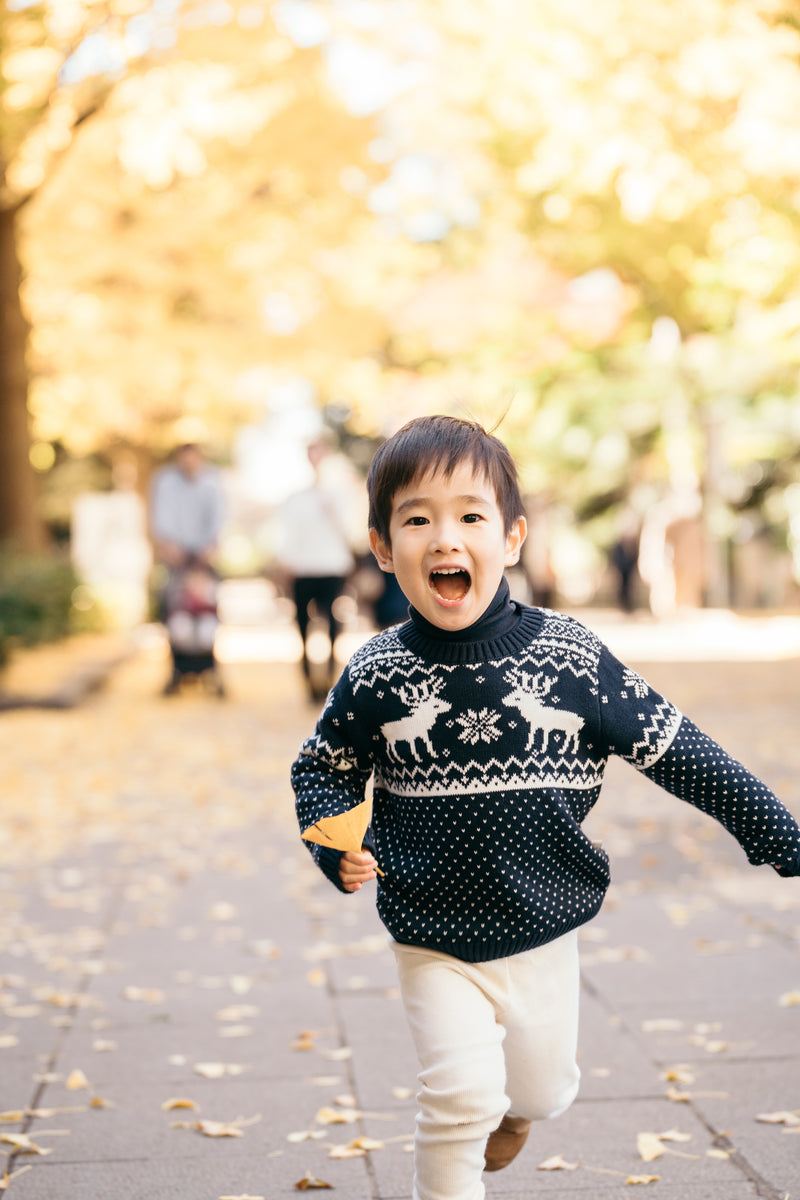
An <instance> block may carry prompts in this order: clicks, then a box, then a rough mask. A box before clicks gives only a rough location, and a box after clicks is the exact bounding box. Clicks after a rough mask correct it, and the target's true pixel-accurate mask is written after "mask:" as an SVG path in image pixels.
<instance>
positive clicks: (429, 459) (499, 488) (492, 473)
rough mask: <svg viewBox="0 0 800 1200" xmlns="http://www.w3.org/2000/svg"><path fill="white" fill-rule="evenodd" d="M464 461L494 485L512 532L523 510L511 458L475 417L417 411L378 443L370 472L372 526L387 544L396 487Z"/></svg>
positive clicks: (506, 527)
mask: <svg viewBox="0 0 800 1200" xmlns="http://www.w3.org/2000/svg"><path fill="white" fill-rule="evenodd" d="M462 462H470V463H471V464H472V467H473V469H474V471H475V473H476V474H479V475H483V476H484V478H485V479H486V480H488V482H489V483H490V484H491V485H492V487H493V488H494V491H495V495H496V497H497V506H498V508H499V509H500V512H501V514H502V517H503V529H504V532H505V533H506V534H508V533H509V532H510V531H511V528H512V526H513V525H514V522H515V521H516V520H517V518H518V517H521V516H523V514H524V512H525V508H524V505H523V503H522V497H521V495H520V491H519V479H518V478H517V468H516V466H515V464H514V460H513V458H512V457H511V455H510V453H509V452H508V449H507V447H506V446H504V445H503V443H502V442H501V441H500V439H499V438H496V437H495V436H494V435H493V434H491V433H487V431H486V430H485V429H484V428H483V426H482V425H479V424H478V423H477V421H465V420H462V419H461V418H459V417H445V416H435V417H417V418H415V419H414V420H413V421H409V422H408V423H407V424H406V425H404V426H403V428H402V429H399V430H398V431H397V433H395V434H393V435H392V437H390V438H388V440H387V441H385V442H384V443H383V445H382V446H380V447H379V448H378V450H377V452H376V454H375V457H374V458H373V460H372V466H371V467H370V469H369V475H368V476H367V492H368V493H369V527H370V529H374V530H375V532H376V533H377V534H378V536H379V537H380V538H381V539H382V540H383V541H384V542H386V544H387V545H388V544H389V522H390V520H391V517H392V502H393V500H394V497H395V495H396V494H397V492H399V491H401V490H402V488H405V487H408V485H409V484H410V483H412V482H413V481H414V480H415V479H419V478H421V477H422V476H423V475H427V474H429V473H431V472H436V471H442V473H443V474H444V476H445V478H447V477H448V476H450V475H452V473H453V471H454V470H455V469H456V467H457V466H458V465H459V464H460V463H462Z"/></svg>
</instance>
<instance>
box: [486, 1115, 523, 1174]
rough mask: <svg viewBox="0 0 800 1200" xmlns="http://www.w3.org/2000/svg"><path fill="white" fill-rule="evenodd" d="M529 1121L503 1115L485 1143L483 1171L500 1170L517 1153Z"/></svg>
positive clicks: (511, 1160)
mask: <svg viewBox="0 0 800 1200" xmlns="http://www.w3.org/2000/svg"><path fill="white" fill-rule="evenodd" d="M530 1128H531V1123H530V1121H526V1120H525V1118H524V1117H503V1119H502V1121H501V1122H500V1124H499V1126H498V1127H497V1129H495V1131H494V1133H490V1134H489V1140H488V1141H487V1143H486V1165H485V1167H484V1170H485V1171H502V1169H503V1167H507V1166H508V1164H509V1163H510V1162H513V1161H514V1159H515V1158H516V1157H517V1155H518V1154H519V1152H520V1150H521V1149H522V1147H523V1146H524V1145H525V1142H526V1140H527V1137H528V1133H529V1132H530Z"/></svg>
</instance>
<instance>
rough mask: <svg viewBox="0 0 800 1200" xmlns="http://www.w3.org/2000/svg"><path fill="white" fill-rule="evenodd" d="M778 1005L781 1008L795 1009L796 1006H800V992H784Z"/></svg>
mask: <svg viewBox="0 0 800 1200" xmlns="http://www.w3.org/2000/svg"><path fill="white" fill-rule="evenodd" d="M778 1004H779V1005H780V1006H781V1008H793V1007H794V1006H795V1005H796V1004H800V991H795V992H784V993H783V995H782V996H781V998H780V1000H779V1001H778Z"/></svg>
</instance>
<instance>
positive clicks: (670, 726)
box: [599, 648, 800, 876]
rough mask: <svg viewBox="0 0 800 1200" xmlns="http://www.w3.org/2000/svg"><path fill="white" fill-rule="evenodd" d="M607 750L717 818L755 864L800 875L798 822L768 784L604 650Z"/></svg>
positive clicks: (602, 696)
mask: <svg viewBox="0 0 800 1200" xmlns="http://www.w3.org/2000/svg"><path fill="white" fill-rule="evenodd" d="M599 683H600V689H599V703H600V721H601V727H602V730H603V740H604V743H605V748H606V749H607V750H608V752H609V753H610V754H618V755H619V756H620V757H621V758H624V759H625V760H626V761H627V762H629V763H631V764H632V765H633V766H634V767H636V768H637V769H638V770H639V771H641V772H642V774H644V775H647V777H648V778H649V779H652V780H653V782H654V783H657V784H658V785H659V786H660V787H663V788H664V789H665V790H666V791H668V792H671V793H672V795H673V796H678V797H679V798H680V799H681V800H686V801H687V802H688V803H689V804H693V805H694V807H695V808H698V809H700V811H701V812H704V813H707V814H708V815H709V816H711V817H714V818H715V820H717V821H719V822H720V824H721V825H724V827H725V828H726V829H727V830H728V832H729V833H731V834H733V836H734V837H735V838H736V840H737V841H738V842H739V844H740V845H741V847H742V849H743V850H744V852H745V854H746V855H747V858H748V860H749V862H751V863H753V864H754V865H760V864H763V863H769V864H770V865H771V866H773V867H774V868H775V870H776V871H777V872H778V874H780V875H786V876H790V875H800V828H798V825H797V822H796V821H795V819H794V817H793V816H792V814H791V813H790V812H789V810H788V809H787V808H785V807H784V805H783V804H781V802H780V801H779V800H778V799H777V797H776V796H774V795H773V793H772V792H771V791H770V789H769V788H768V787H767V786H766V784H764V783H762V782H761V780H760V779H758V778H757V777H756V776H755V775H753V774H751V772H750V771H748V770H747V769H746V768H745V767H743V766H742V764H741V763H739V762H737V761H736V759H734V758H731V756H730V755H729V754H728V753H727V752H726V751H725V750H723V749H722V747H721V746H719V745H717V743H716V742H715V741H713V739H712V738H710V737H708V736H707V735H706V734H705V733H703V732H702V731H701V730H700V729H698V728H697V726H696V725H695V724H693V722H692V721H690V720H689V719H688V718H687V717H684V716H682V714H681V713H680V712H678V710H677V709H676V708H675V706H674V705H673V704H671V703H670V702H669V701H668V700H666V699H665V698H664V697H663V696H661V695H659V693H658V692H656V691H654V689H653V688H651V687H650V685H649V684H648V683H647V682H646V681H645V680H644V679H642V677H641V676H640V675H638V674H637V672H636V671H633V670H631V669H630V668H629V667H625V666H624V665H623V664H622V663H621V662H619V661H618V660H617V659H616V658H614V656H613V655H612V654H611V653H610V651H609V650H607V649H606V648H604V651H603V654H602V656H601V662H600V672H599Z"/></svg>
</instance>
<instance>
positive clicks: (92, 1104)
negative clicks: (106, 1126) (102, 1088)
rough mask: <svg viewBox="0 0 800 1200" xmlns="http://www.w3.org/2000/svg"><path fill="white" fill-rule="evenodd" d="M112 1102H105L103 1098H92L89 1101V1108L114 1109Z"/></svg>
mask: <svg viewBox="0 0 800 1200" xmlns="http://www.w3.org/2000/svg"><path fill="white" fill-rule="evenodd" d="M114 1107H115V1106H114V1104H113V1102H112V1101H111V1100H104V1099H103V1097H102V1096H92V1098H91V1100H90V1101H89V1108H114Z"/></svg>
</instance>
